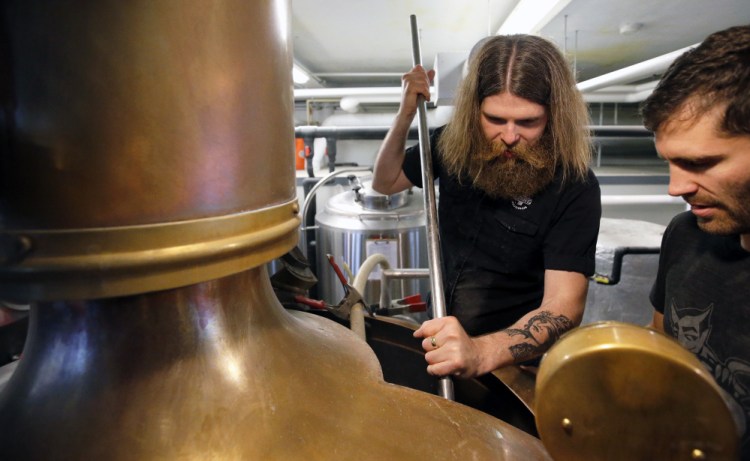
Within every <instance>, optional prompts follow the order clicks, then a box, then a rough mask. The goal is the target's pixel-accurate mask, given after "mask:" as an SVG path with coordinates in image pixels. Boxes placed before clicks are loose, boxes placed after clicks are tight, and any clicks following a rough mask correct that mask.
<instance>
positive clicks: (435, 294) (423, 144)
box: [410, 14, 454, 400]
mask: <svg viewBox="0 0 750 461" xmlns="http://www.w3.org/2000/svg"><path fill="white" fill-rule="evenodd" d="M410 19H411V45H412V57H413V63H414V65H415V66H416V65H422V51H421V48H420V46H419V28H418V27H417V16H416V15H413V14H412V15H411V16H410ZM417 121H418V123H419V127H418V128H419V155H420V158H421V160H422V189H423V191H424V194H423V195H424V207H425V218H426V219H425V225H426V228H427V229H426V230H427V232H426V234H427V262H428V265H429V268H430V285H431V287H432V311H433V314H434V316H435V317H436V318H437V317H445V316H446V313H447V310H446V308H445V292H444V291H443V260H442V257H441V254H440V233H439V232H438V220H437V205H436V199H435V181H434V179H433V174H432V149H431V147H430V132H429V130H428V129H427V102H426V101H425V98H424V97H423V96H419V99H418V101H417ZM439 384H440V389H439V390H440V396H441V397H444V398H446V399H448V400H454V397H453V381H451V378H450V377H447V376H446V377H443V378H440V381H439Z"/></svg>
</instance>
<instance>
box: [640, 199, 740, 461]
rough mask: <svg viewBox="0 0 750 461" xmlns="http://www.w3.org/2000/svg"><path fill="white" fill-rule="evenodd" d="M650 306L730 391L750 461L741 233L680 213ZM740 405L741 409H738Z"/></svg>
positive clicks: (665, 247) (670, 233) (665, 242)
mask: <svg viewBox="0 0 750 461" xmlns="http://www.w3.org/2000/svg"><path fill="white" fill-rule="evenodd" d="M651 304H653V306H654V308H655V309H656V310H657V311H659V312H661V313H663V314H664V331H665V332H666V333H667V334H669V335H671V336H673V337H674V338H676V339H677V341H679V342H680V343H681V344H682V345H683V346H685V348H687V349H688V350H690V351H691V352H693V353H694V354H696V356H697V357H698V358H699V359H700V361H701V362H702V363H703V364H704V365H705V366H706V368H707V369H708V370H709V372H710V373H711V374H712V375H713V376H714V378H715V379H716V381H717V382H718V383H719V385H720V386H721V387H722V388H723V389H724V391H726V393H727V394H729V397H728V399H729V402H730V407H731V408H732V409H733V410H734V412H735V419H737V420H738V425H740V426H741V427H740V430H742V431H743V433H744V436H743V439H742V459H747V460H750V434H748V431H747V429H746V428H747V422H748V417H749V416H750V252H747V251H745V250H744V249H742V246H741V245H740V240H739V236H737V235H733V236H723V235H713V234H709V233H707V232H703V231H702V230H700V228H699V227H698V224H697V218H696V217H695V215H693V214H692V213H690V212H686V213H681V214H679V215H677V216H675V218H674V219H673V220H672V222H671V223H670V224H669V226H668V227H667V229H666V231H665V232H664V237H663V239H662V246H661V254H660V256H659V270H658V272H657V275H656V282H655V283H654V286H653V288H652V290H651ZM740 407H741V408H740Z"/></svg>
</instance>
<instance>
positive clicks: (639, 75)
mask: <svg viewBox="0 0 750 461" xmlns="http://www.w3.org/2000/svg"><path fill="white" fill-rule="evenodd" d="M698 45H700V43H696V44H694V45H690V46H687V47H685V48H681V49H679V50H676V51H673V52H671V53H667V54H664V55H661V56H657V57H655V58H652V59H648V60H646V61H643V62H640V63H637V64H633V65H632V66H628V67H624V68H622V69H619V70H616V71H614V72H610V73H608V74H604V75H600V76H599V77H594V78H592V79H589V80H586V81H583V82H580V83H578V85H577V87H578V89H579V90H580V91H581V92H582V93H584V98H585V100H586V102H640V101H643V100H644V99H645V98H646V97H648V95H649V94H651V91H652V90H653V88H654V86H651V87H649V86H648V85H655V84H656V82H655V81H654V82H648V83H646V84H643V85H635V86H627V87H620V88H616V86H617V85H623V84H627V83H630V82H633V81H636V80H641V79H645V78H648V77H653V76H656V75H660V74H662V73H663V72H664V71H665V70H666V69H667V68H668V67H669V65H670V64H672V62H673V61H674V60H675V59H676V58H678V57H679V56H681V55H682V54H683V53H685V52H686V51H689V50H691V49H693V48H695V47H697V46H698ZM644 85H646V86H644ZM612 87H615V88H616V89H615V90H612V89H611V88H612ZM603 88H607V90H608V91H606V92H600V93H596V91H597V90H602V89H603ZM624 88H627V90H624V91H622V90H623V89H624ZM430 92H431V93H432V94H435V88H434V87H431V88H430ZM400 95H401V87H364V88H296V89H295V90H294V99H295V100H297V101H299V100H306V99H310V98H345V97H355V98H356V97H360V96H366V97H373V98H378V97H380V98H383V99H386V98H387V99H388V101H390V102H392V101H393V100H392V99H390V98H392V97H396V98H399V97H400ZM362 102H364V101H362ZM383 102H385V101H383ZM396 102H398V101H396ZM356 106H357V104H354V103H352V104H351V107H352V109H351V110H355V109H354V108H355V107H356Z"/></svg>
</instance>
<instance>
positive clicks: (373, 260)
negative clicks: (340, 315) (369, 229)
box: [349, 253, 391, 341]
mask: <svg viewBox="0 0 750 461" xmlns="http://www.w3.org/2000/svg"><path fill="white" fill-rule="evenodd" d="M378 264H380V265H381V266H382V268H383V269H390V268H391V265H390V263H389V262H388V259H387V258H386V257H385V256H383V255H382V254H379V253H376V254H373V255H370V256H369V257H368V258H367V259H365V262H364V263H362V265H361V266H360V267H359V271H358V272H357V275H356V277H354V282H353V283H352V286H353V287H354V289H355V290H357V292H359V294H361V295H364V293H365V285H367V279H368V278H369V277H370V273H371V272H372V271H373V269H375V266H377V265H378ZM349 325H350V328H351V329H352V331H353V332H354V333H355V334H356V335H357V336H359V337H360V338H362V340H363V341H366V340H367V336H366V335H365V310H364V306H363V305H362V303H357V304H355V305H354V306H352V310H351V313H350V314H349Z"/></svg>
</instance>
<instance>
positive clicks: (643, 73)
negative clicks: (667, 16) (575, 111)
mask: <svg viewBox="0 0 750 461" xmlns="http://www.w3.org/2000/svg"><path fill="white" fill-rule="evenodd" d="M698 45H700V43H696V44H695V45H690V46H687V47H685V48H681V49H679V50H677V51H672V52H671V53H667V54H664V55H661V56H657V57H655V58H652V59H648V60H646V61H643V62H639V63H638V64H633V65H632V66H628V67H624V68H622V69H620V70H616V71H614V72H610V73H608V74H604V75H600V76H599V77H594V78H592V79H589V80H586V81H584V82H580V83H579V84H578V85H577V86H578V89H579V90H580V91H581V92H582V93H587V92H590V91H594V90H598V89H600V88H606V87H609V86H612V85H620V84H623V83H630V82H633V81H636V80H640V79H644V78H648V77H653V76H655V75H660V74H662V73H663V72H664V71H665V70H667V68H668V67H669V65H670V64H672V61H674V60H675V59H677V58H678V57H679V56H681V55H682V54H683V53H685V52H686V51H689V50H691V49H693V48H695V47H696V46H698Z"/></svg>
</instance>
